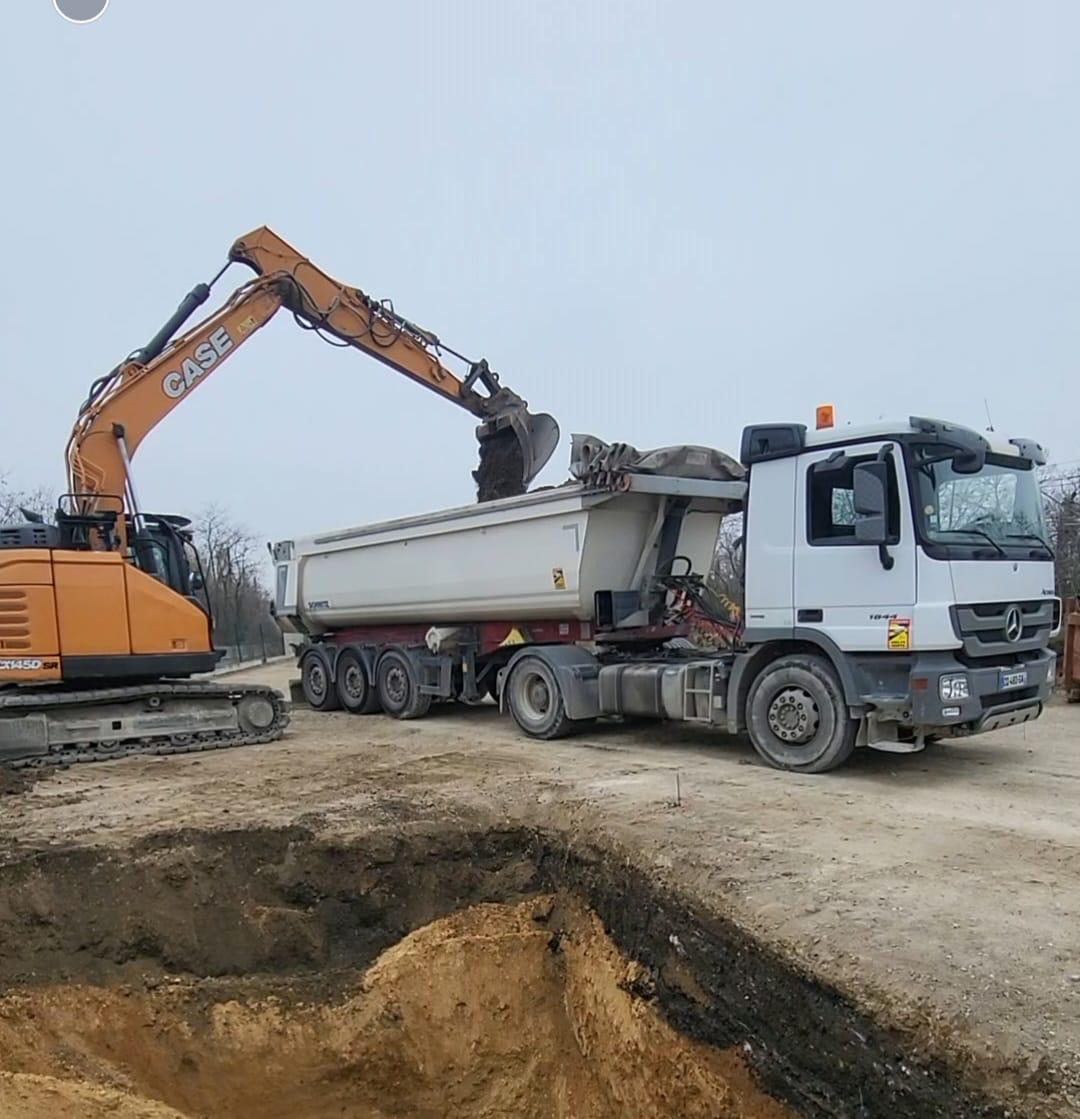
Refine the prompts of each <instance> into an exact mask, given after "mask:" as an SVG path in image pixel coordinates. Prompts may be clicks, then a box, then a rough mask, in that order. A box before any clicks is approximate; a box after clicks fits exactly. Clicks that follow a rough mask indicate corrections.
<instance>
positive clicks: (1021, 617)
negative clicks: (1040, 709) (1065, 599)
mask: <svg viewBox="0 0 1080 1119" xmlns="http://www.w3.org/2000/svg"><path fill="white" fill-rule="evenodd" d="M1054 607H1055V602H1054V599H1052V598H1043V599H1034V600H1032V601H1030V602H976V603H972V604H971V605H969V606H953V607H952V609H951V614H952V624H953V631H954V632H955V633H956V636H957V637H958V638H960V640H961V641H963V643H964V652H965V653H966V654H967V655H968V656H969V657H978V658H980V659H982V658H986V657H1002V656H1007V655H1008V654H1010V653H1024V652H1029V651H1030V650H1032V649H1041V648H1043V647H1045V646H1046V645H1047V644H1049V641H1050V632H1051V630H1052V629H1053V628H1054Z"/></svg>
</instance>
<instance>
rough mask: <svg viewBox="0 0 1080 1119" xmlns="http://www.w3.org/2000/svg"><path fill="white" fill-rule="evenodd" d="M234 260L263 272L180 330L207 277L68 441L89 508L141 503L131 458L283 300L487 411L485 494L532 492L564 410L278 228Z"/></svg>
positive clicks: (87, 408)
mask: <svg viewBox="0 0 1080 1119" xmlns="http://www.w3.org/2000/svg"><path fill="white" fill-rule="evenodd" d="M229 261H230V263H239V264H243V265H246V266H247V267H249V268H250V269H251V270H252V271H253V272H255V273H256V278H255V279H253V280H251V281H249V282H248V283H246V284H244V285H242V286H241V287H240V288H238V289H237V290H236V291H235V292H233V294H232V295H231V296H230V298H229V299H228V300H227V302H226V303H225V305H224V306H223V307H222V308H221V309H220V310H218V311H216V312H215V313H214V314H212V315H211V316H210V317H209V318H207V319H205V320H203V321H202V322H201V323H199V324H198V325H197V326H196V327H194V328H193V329H192V330H190V331H188V332H187V333H186V334H184V335H182V336H180V337H178V338H176V339H175V340H174V339H173V338H172V335H173V334H174V333H175V331H176V330H177V329H179V327H180V326H181V325H182V324H183V323H184V322H185V321H186V319H187V318H189V317H190V316H191V315H192V314H193V313H194V311H195V310H196V309H197V308H198V307H199V306H201V304H202V303H204V302H205V301H206V299H207V298H208V296H209V294H210V286H211V285H207V284H199V285H197V286H196V287H195V288H194V289H193V290H192V291H191V292H190V293H189V294H188V296H186V297H185V299H184V301H183V302H182V303H181V304H180V307H179V308H178V309H177V311H176V313H175V314H174V315H173V316H172V317H171V318H170V319H169V321H168V322H167V323H166V324H165V326H164V327H162V329H161V330H160V331H158V333H157V334H156V335H155V336H154V338H153V339H151V341H150V342H149V343H148V344H147V345H146V346H144V347H143V348H142V349H140V350H138V351H136V352H135V353H134V354H132V356H131V357H130V358H129V359H127V361H125V362H123V363H121V364H120V365H119V366H117V368H116V369H115V370H113V372H112V373H111V374H109V375H108V376H107V377H104V378H101V379H100V380H99V381H97V382H95V384H94V386H92V388H91V391H90V395H89V397H88V399H87V401H86V403H85V404H84V406H83V408H82V410H81V411H80V414H79V417H78V419H77V421H76V423H75V427H74V429H73V431H72V435H71V440H70V442H69V444H68V474H69V479H70V485H71V491H72V493H73V494H76V495H79V496H78V500H79V502H80V508H81V509H82V510H83V511H84V512H86V511H90V510H92V509H93V508H95V507H97V506H98V504H99V502H100V498H101V497H103V496H106V495H108V496H109V497H111V498H113V499H116V498H120V499H121V500H123V502H124V504H125V505H126V506H127V507H129V508H131V507H132V506H133V505H134V504H135V502H134V500H133V498H134V495H133V494H132V493H131V492H130V488H131V476H130V474H131V472H130V460H131V458H132V456H134V454H135V451H136V450H137V448H138V446H139V444H140V443H141V442H142V440H143V438H144V437H145V436H146V435H147V434H148V432H149V431H150V430H151V429H152V428H154V427H155V426H156V425H157V424H158V423H160V422H161V420H163V419H164V418H165V416H167V415H168V414H169V413H170V412H171V411H172V410H173V409H174V408H175V407H176V406H177V405H178V404H180V403H181V401H183V400H184V399H186V398H187V396H188V395H190V393H191V392H192V391H194V390H195V389H196V388H197V387H198V386H199V385H200V384H202V383H203V382H204V381H205V380H206V379H207V377H208V376H209V375H210V374H211V373H213V372H214V371H215V370H216V369H217V368H218V367H219V366H220V365H221V363H222V362H223V361H224V360H225V359H227V358H228V357H230V356H231V355H232V354H233V353H235V352H236V350H237V349H238V348H239V347H240V346H241V345H242V344H243V343H244V342H246V341H247V340H248V339H249V338H250V337H251V336H252V335H253V334H254V333H255V332H256V331H257V330H259V329H260V328H261V327H263V326H265V325H266V323H267V322H269V320H270V319H271V318H273V316H274V315H275V314H276V313H277V312H278V311H279V310H280V309H281V308H282V307H285V308H287V309H288V310H289V311H290V312H291V313H292V314H293V316H294V318H295V320H296V321H297V323H298V324H299V325H300V326H301V327H303V328H304V329H307V330H311V331H314V332H317V333H318V334H319V335H321V336H322V337H323V338H324V339H326V340H328V341H332V342H333V343H335V344H337V345H341V346H352V347H355V348H357V349H359V350H361V351H363V352H364V353H366V354H368V355H370V356H371V357H374V358H375V359H377V360H378V361H380V362H382V363H383V364H384V365H387V366H389V367H390V368H391V369H394V370H396V371H397V372H399V373H402V374H404V375H405V376H407V377H409V378H411V379H412V380H413V381H415V382H417V383H418V384H420V385H423V386H424V387H425V388H427V389H430V390H431V391H433V392H436V393H438V394H439V395H440V396H442V397H443V398H444V399H446V400H448V401H450V402H451V403H453V404H456V405H457V406H458V407H460V408H463V409H465V410H466V411H468V412H470V413H472V415H474V416H476V417H477V419H479V420H480V424H479V426H478V427H477V429H476V435H477V438H478V440H479V442H480V448H481V453H480V465H479V468H478V469H477V470H476V471H475V473H474V477H475V479H476V483H477V490H478V496H479V498H480V500H481V501H486V500H491V499H493V498H497V497H507V496H513V495H515V494H518V493H522V492H524V489H525V488H526V487H527V485H528V484H529V482H530V481H532V479H533V478H534V477H535V476H536V475H537V474H538V473H539V471H540V470H541V469H542V468H543V466H544V464H545V463H546V462H547V461H548V459H549V458H550V457H551V454H552V453H553V452H554V450H555V446H556V444H557V443H558V438H559V429H558V425H557V424H556V423H555V421H554V419H552V417H550V416H547V415H543V414H541V415H532V414H531V413H529V411H528V409H527V406H526V402H525V401H524V400H522V399H521V397H520V396H518V395H517V394H516V393H514V392H513V391H512V390H510V389H509V388H507V387H505V386H503V385H502V384H501V383H500V381H499V378H498V375H497V374H496V373H495V372H493V371H492V370H491V369H490V367H489V366H488V364H487V362H486V361H483V360H481V361H475V362H470V361H468V359H465V358H463V357H462V355H460V354H458V353H457V352H456V351H455V350H453V349H451V348H450V347H448V346H445V345H444V344H443V343H442V342H441V341H440V339H439V338H438V336H437V335H435V334H434V333H433V332H431V331H428V330H424V329H423V328H422V327H419V326H417V325H416V324H415V323H412V322H410V321H409V320H407V319H405V318H403V317H402V316H401V315H399V314H397V312H395V311H394V309H393V307H392V306H391V305H390V304H389V303H388V302H386V301H379V300H376V299H374V298H372V297H371V296H369V295H367V294H365V293H364V292H363V291H361V290H360V289H359V288H355V287H350V286H348V285H345V284H342V283H340V282H339V281H337V280H335V279H333V278H331V277H330V276H329V275H327V274H326V273H325V272H324V271H322V269H320V268H318V267H317V266H316V265H314V264H312V263H311V261H310V260H308V259H307V258H306V257H304V256H302V255H301V254H300V253H298V252H297V251H296V250H295V249H293V248H292V247H291V246H290V245H289V244H288V243H287V242H286V241H284V240H283V239H282V238H281V237H279V236H278V235H277V234H276V233H274V232H273V231H272V230H270V229H268V228H267V227H266V226H262V227H260V228H259V229H256V230H254V231H252V232H251V233H249V234H247V235H245V236H244V237H241V238H239V239H238V240H237V241H236V242H235V243H234V244H233V246H232V249H231V250H230V252H229ZM218 275H219V276H220V275H221V273H219V274H218ZM215 279H216V278H215ZM447 354H449V355H451V356H452V357H454V358H456V359H457V360H458V361H459V362H464V363H465V365H466V366H467V369H466V371H465V372H464V375H461V376H459V375H458V374H456V373H455V372H453V371H452V370H451V369H450V368H448V366H447V364H446V361H445V358H446V355H447Z"/></svg>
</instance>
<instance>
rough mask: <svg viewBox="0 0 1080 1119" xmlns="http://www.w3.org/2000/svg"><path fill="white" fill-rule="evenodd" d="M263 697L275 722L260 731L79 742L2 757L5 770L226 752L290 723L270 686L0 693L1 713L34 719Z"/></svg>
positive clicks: (265, 738) (269, 738) (269, 737)
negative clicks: (164, 702)
mask: <svg viewBox="0 0 1080 1119" xmlns="http://www.w3.org/2000/svg"><path fill="white" fill-rule="evenodd" d="M251 695H261V696H264V697H265V698H266V699H268V700H270V702H271V703H272V704H273V706H274V721H273V722H272V723H271V724H270V726H269V727H267V728H266V730H265V731H260V732H259V733H245V732H244V731H241V730H237V731H235V732H228V731H202V732H197V733H194V734H172V735H160V736H147V737H145V738H140V739H139V740H138V741H137V742H122V743H118V742H112V741H108V742H99V743H93V742H90V743H80V744H79V745H78V746H62V747H60V748H59V749H58V750H57V751H56V753H51V754H31V755H29V756H28V757H25V758H11V759H5V760H4V761H3V762H2V763H0V764H2V766H3V768H5V769H34V768H40V767H43V766H54V765H59V766H67V765H74V764H77V763H79V762H102V761H112V760H113V759H114V758H131V757H138V756H139V755H151V756H158V757H164V756H167V755H169V754H198V753H201V752H203V751H206V750H224V749H228V748H230V747H232V746H257V745H259V744H261V743H263V742H273V741H275V740H276V739H278V738H280V737H281V736H282V734H283V733H284V731H285V728H286V727H287V726H288V725H289V714H290V713H289V705H288V704H287V703H286V702H285V700H284V698H283V697H282V696H281V694H280V693H279V692H276V691H275V690H274V689H273V688H265V687H259V686H249V685H244V686H241V687H236V688H230V687H226V686H223V685H221V684H183V683H182V684H144V685H139V686H135V687H127V688H97V689H94V690H90V691H77V692H54V693H52V694H46V693H41V692H37V693H27V694H15V695H6V696H5V695H0V712H7V711H18V712H19V713H21V714H27V715H32V714H34V713H35V712H41V711H49V710H53V709H56V708H58V707H92V706H95V705H97V704H99V703H118V702H120V703H122V702H126V701H128V700H134V699H151V698H153V697H154V696H163V697H172V698H174V699H198V698H200V697H202V698H207V699H227V698H231V697H234V698H235V702H239V701H240V699H242V698H244V697H245V696H251Z"/></svg>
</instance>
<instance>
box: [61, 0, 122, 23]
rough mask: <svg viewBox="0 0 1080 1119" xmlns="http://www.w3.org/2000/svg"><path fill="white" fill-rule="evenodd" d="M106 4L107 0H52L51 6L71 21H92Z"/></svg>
mask: <svg viewBox="0 0 1080 1119" xmlns="http://www.w3.org/2000/svg"><path fill="white" fill-rule="evenodd" d="M108 6H109V0H53V7H54V8H56V10H57V11H58V12H59V13H60V14H61V15H62V16H63V17H64V19H67V20H70V21H71V22H72V23H93V22H94V20H95V19H99V18H100V17H101V16H103V15H104V14H105V9H106V8H107V7H108Z"/></svg>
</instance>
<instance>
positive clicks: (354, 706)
mask: <svg viewBox="0 0 1080 1119" xmlns="http://www.w3.org/2000/svg"><path fill="white" fill-rule="evenodd" d="M337 694H338V699H339V700H340V702H341V706H342V707H344V708H345V710H346V711H348V712H350V713H351V714H353V715H373V714H374V713H375V712H376V711H378V710H379V697H378V696H377V695H376V694H375V685H374V684H372V682H371V680H369V679H368V674H367V669H366V668H365V667H364V662H363V661H362V660H361V659H360V657H359V656H358V655H357V654H356V653H354V652H353V651H352V650H351V649H349V650H346V651H345V652H344V653H342V654H341V656H340V657H338V662H337Z"/></svg>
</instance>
